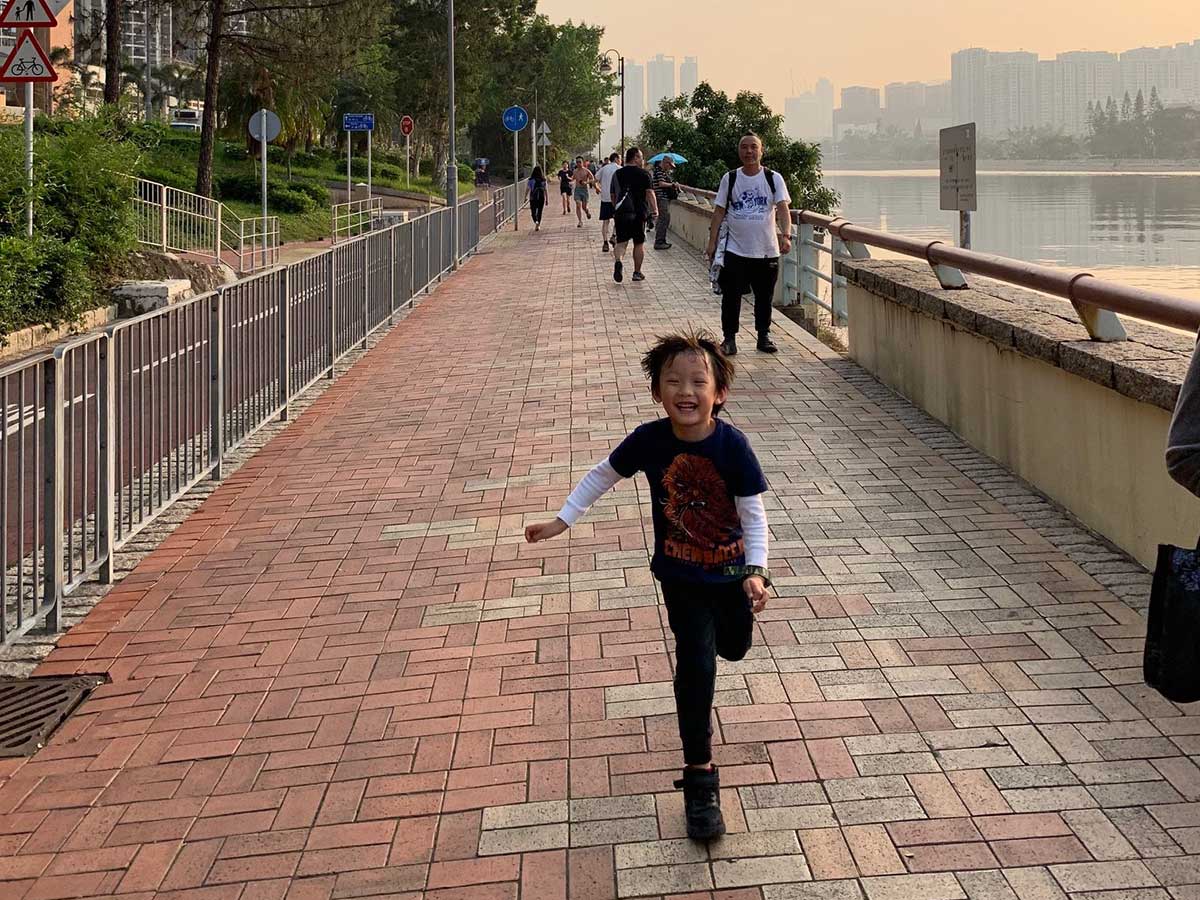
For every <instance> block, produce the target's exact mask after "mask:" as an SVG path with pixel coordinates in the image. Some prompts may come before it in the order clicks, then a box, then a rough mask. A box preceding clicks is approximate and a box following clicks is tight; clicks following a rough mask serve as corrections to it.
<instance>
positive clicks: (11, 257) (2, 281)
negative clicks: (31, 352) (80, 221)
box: [0, 234, 95, 334]
mask: <svg viewBox="0 0 1200 900" xmlns="http://www.w3.org/2000/svg"><path fill="white" fill-rule="evenodd" d="M94 290H95V284H94V282H93V281H92V278H91V276H90V275H89V274H88V264H87V254H86V252H85V251H84V249H83V248H82V247H81V246H80V245H79V244H78V243H77V242H75V241H65V242H64V241H60V240H57V239H55V238H53V237H50V236H48V235H39V234H35V235H34V236H33V237H32V238H27V237H24V236H16V235H9V236H7V237H2V238H0V329H2V331H3V333H4V334H8V333H9V332H10V331H15V330H16V329H18V328H24V327H26V326H28V325H33V324H36V323H42V322H47V323H50V324H54V325H57V324H60V323H62V322H66V321H70V320H72V319H75V318H77V317H78V316H79V315H80V314H81V313H83V312H84V311H85V310H87V309H88V308H89V307H90V306H91V305H92V298H93V296H94Z"/></svg>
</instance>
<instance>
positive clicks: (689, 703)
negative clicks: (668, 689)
mask: <svg viewBox="0 0 1200 900" xmlns="http://www.w3.org/2000/svg"><path fill="white" fill-rule="evenodd" d="M662 592H663V599H664V600H665V601H666V605H667V621H668V622H669V623H670V625H671V633H672V634H674V635H675V712H676V714H677V715H678V716H679V738H680V740H682V741H683V761H684V762H685V763H687V764H688V765H702V764H704V763H707V762H709V761H710V760H711V759H712V704H713V691H714V690H715V687H716V683H717V654H718V653H719V654H720V655H721V657H722V658H723V659H727V660H729V661H730V662H736V661H737V660H739V659H741V658H742V657H743V656H745V655H746V653H747V651H749V649H750V645H751V643H752V642H753V640H754V612H753V611H752V609H751V606H750V599H749V598H748V597H747V596H746V594H745V592H744V591H743V589H742V583H741V581H728V582H721V583H717V584H697V583H696V582H692V581H663V582H662Z"/></svg>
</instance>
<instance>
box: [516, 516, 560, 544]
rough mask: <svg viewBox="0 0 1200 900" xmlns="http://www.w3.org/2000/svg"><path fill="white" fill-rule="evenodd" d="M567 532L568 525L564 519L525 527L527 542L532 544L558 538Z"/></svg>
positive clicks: (535, 523)
mask: <svg viewBox="0 0 1200 900" xmlns="http://www.w3.org/2000/svg"><path fill="white" fill-rule="evenodd" d="M566 530H567V523H566V522H564V521H563V520H562V519H551V520H550V521H549V522H534V523H533V524H532V525H526V526H525V540H527V541H528V542H529V543H531V544H536V543H537V542H538V541H545V540H548V539H550V538H552V537H558V536H559V535H560V534H562V533H563V532H564V531H566Z"/></svg>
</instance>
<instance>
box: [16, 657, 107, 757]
mask: <svg viewBox="0 0 1200 900" xmlns="http://www.w3.org/2000/svg"><path fill="white" fill-rule="evenodd" d="M103 683H104V679H103V678H101V677H98V676H94V675H79V676H74V677H68V678H29V679H26V680H23V681H0V757H6V756H32V755H33V754H34V753H35V752H36V751H37V750H39V749H40V748H41V747H44V746H45V744H46V741H48V740H49V739H50V735H52V734H53V733H54V731H55V730H56V729H57V728H58V726H59V725H61V724H62V723H63V722H64V721H65V720H66V718H67V716H69V715H70V714H71V713H72V712H74V711H75V707H77V706H78V705H79V704H80V703H82V702H83V698H84V697H86V696H87V695H88V693H89V692H90V691H91V690H92V688H94V687H96V686H97V685H99V684H103Z"/></svg>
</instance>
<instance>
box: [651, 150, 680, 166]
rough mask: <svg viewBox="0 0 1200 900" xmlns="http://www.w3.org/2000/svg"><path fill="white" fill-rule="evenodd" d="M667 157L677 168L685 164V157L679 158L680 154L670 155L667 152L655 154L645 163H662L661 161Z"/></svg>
mask: <svg viewBox="0 0 1200 900" xmlns="http://www.w3.org/2000/svg"><path fill="white" fill-rule="evenodd" d="M668 156H669V157H671V159H672V161H673V162H674V163H675V165H677V166H678V165H681V164H683V163H685V162H687V157H686V156H681V155H680V154H678V153H670V152H667V153H656V154H654V156H652V157H650V159H648V160H647V162H651V163H656V162H662V161H663V160H664V159H666V158H667V157H668Z"/></svg>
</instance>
